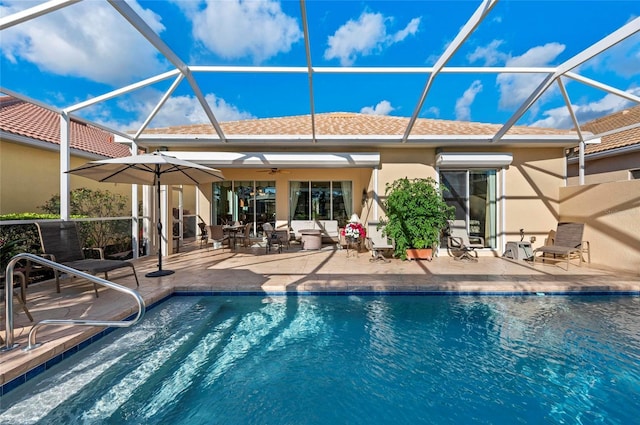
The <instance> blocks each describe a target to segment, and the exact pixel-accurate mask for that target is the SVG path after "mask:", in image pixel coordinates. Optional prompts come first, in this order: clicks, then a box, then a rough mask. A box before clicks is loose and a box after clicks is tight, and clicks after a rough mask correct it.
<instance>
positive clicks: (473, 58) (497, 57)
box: [467, 40, 509, 66]
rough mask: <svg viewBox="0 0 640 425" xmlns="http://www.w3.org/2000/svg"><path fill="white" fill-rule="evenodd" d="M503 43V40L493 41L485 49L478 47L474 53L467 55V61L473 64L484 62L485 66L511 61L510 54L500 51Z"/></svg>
mask: <svg viewBox="0 0 640 425" xmlns="http://www.w3.org/2000/svg"><path fill="white" fill-rule="evenodd" d="M503 43H504V41H502V40H493V41H492V42H491V43H489V45H487V46H485V47H482V46H478V47H476V49H475V50H474V51H473V52H472V53H470V54H468V55H467V59H468V60H469V62H471V63H474V62H478V61H482V62H483V64H484V66H493V65H496V64H503V63H505V62H506V61H507V59H509V55H508V54H506V53H503V52H501V51H499V50H498V48H499V47H500V46H501V45H502V44H503Z"/></svg>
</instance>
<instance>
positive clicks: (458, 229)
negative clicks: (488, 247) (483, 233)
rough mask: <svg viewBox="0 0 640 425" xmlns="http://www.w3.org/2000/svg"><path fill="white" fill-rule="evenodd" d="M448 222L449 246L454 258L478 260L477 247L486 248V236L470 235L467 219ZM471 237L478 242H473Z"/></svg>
mask: <svg viewBox="0 0 640 425" xmlns="http://www.w3.org/2000/svg"><path fill="white" fill-rule="evenodd" d="M448 223H449V227H448V234H447V248H448V249H449V252H450V253H451V255H453V259H454V260H470V261H478V253H477V252H476V249H482V248H484V238H483V237H480V236H473V237H469V232H467V222H466V221H465V220H448ZM471 239H473V240H474V241H477V242H474V243H472V242H471ZM454 252H456V253H457V254H454ZM471 254H473V255H471Z"/></svg>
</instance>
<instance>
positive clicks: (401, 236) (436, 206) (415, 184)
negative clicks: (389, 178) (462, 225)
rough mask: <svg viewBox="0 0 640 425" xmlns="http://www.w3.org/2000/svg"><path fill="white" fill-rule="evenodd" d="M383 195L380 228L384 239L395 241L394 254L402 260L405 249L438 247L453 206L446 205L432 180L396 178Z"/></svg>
mask: <svg viewBox="0 0 640 425" xmlns="http://www.w3.org/2000/svg"><path fill="white" fill-rule="evenodd" d="M385 195H386V199H385V201H384V203H383V207H384V209H385V214H386V218H385V219H383V220H380V223H381V224H380V225H381V226H384V231H383V233H384V234H385V236H388V237H390V238H393V239H394V240H395V246H396V248H395V252H394V255H396V256H397V257H400V258H402V259H403V260H404V259H406V258H407V254H406V251H407V249H410V248H417V249H421V248H432V247H434V246H435V245H436V244H438V242H439V241H440V234H441V232H442V230H443V229H445V228H446V226H447V220H449V219H451V218H453V213H454V207H450V206H448V205H447V204H446V202H445V201H444V199H443V198H442V194H441V193H440V190H439V188H438V185H437V183H436V181H435V180H434V179H433V178H431V177H428V178H415V179H409V178H407V177H405V178H402V179H398V180H396V181H394V182H392V183H387V185H386V189H385Z"/></svg>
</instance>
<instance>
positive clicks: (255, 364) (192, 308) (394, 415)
mask: <svg viewBox="0 0 640 425" xmlns="http://www.w3.org/2000/svg"><path fill="white" fill-rule="evenodd" d="M639 331H640V299H639V298H637V297H595V296H589V297H559V296H558V297H549V296H547V297H543V296H540V297H533V296H530V297H492V296H481V297H471V296H460V297H453V296H451V297H450V296H300V297H296V296H289V297H285V296H282V297H280V296H271V297H255V296H229V297H224V296H214V297H196V296H190V297H173V298H171V299H170V300H169V301H167V302H165V303H163V304H162V305H160V306H159V307H156V308H154V309H152V310H151V311H150V312H148V313H147V315H146V316H145V319H144V321H143V323H141V324H139V325H138V326H136V327H134V328H131V329H127V330H117V331H115V332H113V333H111V334H109V335H108V336H107V337H105V338H102V339H101V340H100V341H99V342H98V343H96V344H92V345H91V346H89V347H88V348H87V349H84V350H82V351H81V352H80V353H78V354H76V355H74V356H72V357H71V358H69V359H68V360H65V361H63V362H61V363H60V364H58V365H56V366H55V367H53V368H51V369H50V370H48V371H47V372H45V373H43V374H41V375H39V376H38V377H37V378H35V379H33V380H31V381H28V382H27V383H26V384H24V385H21V386H20V387H18V388H17V389H15V390H13V391H11V392H10V393H9V394H7V395H5V396H4V397H2V401H1V403H0V423H3V424H9V423H10V424H23V423H24V424H26V423H41V424H49V423H51V424H61V423H65V424H76V423H78V424H122V423H131V424H190V425H191V424H338V423H340V424H344V423H349V424H386V423H399V424H415V423H425V424H500V423H504V424H517V423H522V424H539V423H559V424H560V423H566V424H577V423H579V424H596V423H597V424H600V423H606V424H631V423H638V422H637V421H638V418H639V417H640V332H639Z"/></svg>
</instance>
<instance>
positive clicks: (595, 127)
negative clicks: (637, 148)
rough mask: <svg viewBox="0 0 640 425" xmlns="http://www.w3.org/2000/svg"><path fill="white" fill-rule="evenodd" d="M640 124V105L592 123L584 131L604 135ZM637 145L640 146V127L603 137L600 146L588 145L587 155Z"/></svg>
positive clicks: (585, 126) (584, 127)
mask: <svg viewBox="0 0 640 425" xmlns="http://www.w3.org/2000/svg"><path fill="white" fill-rule="evenodd" d="M638 123H640V105H638V106H634V107H633V108H629V109H625V110H623V111H619V112H616V113H614V114H611V115H607V116H605V117H601V118H598V119H596V120H593V121H590V122H588V123H587V124H585V125H584V126H583V127H582V129H583V130H586V131H590V132H592V133H594V134H602V133H606V132H607V131H611V130H615V129H618V128H623V127H627V126H630V125H633V124H638ZM635 144H640V127H636V128H632V129H630V130H624V131H619V132H617V133H614V134H609V135H606V136H602V141H601V142H600V143H599V144H588V145H587V147H586V148H585V153H586V154H590V153H596V152H603V151H607V150H611V149H616V148H622V147H625V146H631V145H635Z"/></svg>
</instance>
